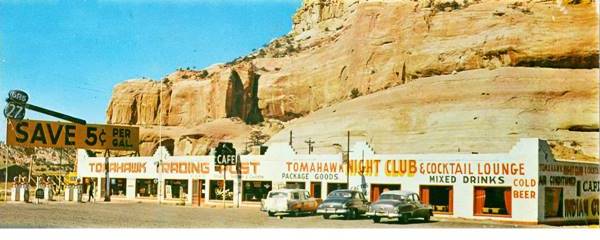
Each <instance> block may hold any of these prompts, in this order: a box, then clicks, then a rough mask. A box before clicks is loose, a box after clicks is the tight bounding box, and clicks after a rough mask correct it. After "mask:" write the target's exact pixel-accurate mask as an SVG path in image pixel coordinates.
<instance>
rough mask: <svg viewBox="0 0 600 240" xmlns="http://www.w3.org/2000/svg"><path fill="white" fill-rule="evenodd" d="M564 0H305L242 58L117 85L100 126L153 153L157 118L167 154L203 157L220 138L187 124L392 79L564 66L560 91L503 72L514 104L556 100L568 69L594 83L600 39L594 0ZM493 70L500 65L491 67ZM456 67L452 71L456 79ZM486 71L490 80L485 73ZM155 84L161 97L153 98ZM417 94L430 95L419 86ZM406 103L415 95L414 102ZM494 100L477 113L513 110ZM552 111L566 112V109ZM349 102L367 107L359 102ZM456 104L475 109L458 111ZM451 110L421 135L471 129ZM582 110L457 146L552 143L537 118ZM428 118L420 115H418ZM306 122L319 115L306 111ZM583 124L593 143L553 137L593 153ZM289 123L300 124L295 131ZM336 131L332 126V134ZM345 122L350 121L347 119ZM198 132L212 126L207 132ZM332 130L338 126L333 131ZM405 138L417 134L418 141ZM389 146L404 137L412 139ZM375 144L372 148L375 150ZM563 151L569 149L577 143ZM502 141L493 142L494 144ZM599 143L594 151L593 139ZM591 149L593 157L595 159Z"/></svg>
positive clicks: (323, 100) (307, 102)
mask: <svg viewBox="0 0 600 240" xmlns="http://www.w3.org/2000/svg"><path fill="white" fill-rule="evenodd" d="M571 2H573V1H559V2H558V3H557V1H515V0H511V1H472V0H467V1H452V0H450V1H449V0H439V1H438V0H418V1H409V0H371V1H366V0H307V1H305V2H304V3H303V5H302V6H301V7H300V9H299V10H298V11H297V13H296V14H295V15H294V16H293V18H292V22H293V24H294V25H293V29H292V31H291V32H290V33H289V34H287V35H285V36H283V37H281V38H279V39H276V40H274V41H272V42H270V43H269V44H267V45H266V46H265V47H264V48H262V49H259V50H257V51H256V52H254V53H252V54H250V55H248V56H244V57H241V58H238V59H236V60H234V61H232V62H230V63H227V64H218V65H213V66H211V67H208V68H207V69H203V70H200V71H195V70H178V71H176V72H174V73H172V74H170V75H168V76H167V77H166V78H165V79H163V80H162V81H160V82H157V81H148V80H135V81H127V82H124V83H122V84H119V85H117V86H116V87H115V89H114V92H113V97H112V99H111V102H110V104H109V107H108V110H107V121H108V122H109V123H116V124H134V125H140V126H142V127H143V128H144V129H145V134H146V136H147V141H146V143H145V147H144V148H143V149H144V150H143V154H147V153H151V152H152V150H153V146H155V145H156V143H157V142H158V139H159V138H158V137H157V134H158V132H157V131H156V129H157V127H156V126H157V125H159V124H160V123H162V124H163V125H165V126H168V127H169V129H172V134H171V135H170V137H169V138H170V139H173V141H174V143H173V146H174V148H175V150H174V152H176V153H183V154H192V153H199V152H207V150H208V149H207V148H208V147H210V146H213V145H212V144H213V143H214V142H215V141H218V137H219V135H218V134H217V135H211V134H202V133H199V132H194V131H192V130H191V129H196V127H199V126H203V125H207V126H210V125H208V124H209V123H211V122H212V121H215V120H217V119H221V118H226V117H239V118H241V119H242V121H243V122H246V123H257V122H260V121H261V120H263V119H277V120H281V121H288V120H291V119H296V118H302V117H304V116H307V115H309V114H310V113H312V112H314V111H317V110H319V109H323V108H325V107H328V106H331V105H334V104H339V103H343V102H346V101H348V100H350V99H351V98H353V97H356V96H359V95H365V98H367V97H370V94H372V93H376V92H379V91H382V90H385V89H388V88H392V87H394V86H404V85H407V86H408V84H407V83H411V84H412V83H413V82H415V83H418V82H419V81H422V80H424V81H431V80H429V79H430V78H428V77H430V76H439V75H446V78H447V79H448V81H450V79H455V77H453V76H464V77H465V78H470V77H472V78H475V79H479V80H478V81H479V82H486V81H487V83H489V84H490V87H492V88H499V86H496V87H494V85H495V84H497V83H498V82H497V80H494V79H503V75H504V74H509V75H510V73H512V72H513V71H516V72H522V73H523V74H526V75H527V76H530V78H527V79H526V80H525V81H538V80H541V79H543V78H542V77H540V76H538V75H537V74H540V75H541V76H548V77H550V76H549V75H547V73H546V72H545V71H547V70H552V69H560V70H559V71H558V72H557V73H558V74H559V75H560V76H563V80H564V79H573V80H572V81H568V82H567V81H563V80H556V83H560V84H564V85H562V86H556V87H558V88H560V89H566V90H562V91H561V90H560V89H558V90H552V91H547V89H544V88H540V87H539V86H537V85H535V84H533V85H527V84H526V85H522V84H523V82H522V79H523V78H519V77H517V76H513V75H510V77H508V78H509V79H512V80H514V81H511V83H512V84H514V86H519V87H522V88H524V89H519V88H517V87H513V86H512V85H506V86H505V85H502V87H506V89H505V93H503V96H510V97H513V96H516V97H517V99H522V98H523V97H522V96H526V98H531V99H533V98H534V97H532V95H535V94H533V93H526V94H525V93H522V92H521V91H525V92H528V91H530V89H529V88H530V87H531V89H538V90H539V91H538V93H536V94H537V95H535V96H538V95H539V98H540V99H542V98H544V97H546V98H548V97H552V96H554V95H555V93H554V92H556V91H558V92H564V91H570V94H573V90H569V89H571V88H573V87H577V86H571V85H572V84H573V82H575V81H578V80H580V79H578V78H577V77H572V76H571V75H570V74H573V76H575V75H577V76H582V77H584V78H585V79H588V81H589V82H591V83H595V84H597V83H598V78H592V77H590V76H592V75H594V74H596V75H597V69H598V53H599V50H598V43H599V41H598V34H597V32H598V13H597V12H596V10H595V4H594V3H593V2H592V3H590V2H591V1H576V2H577V4H571ZM503 67H512V68H503ZM520 67H531V68H520ZM497 68H502V69H505V70H498V71H493V69H497ZM476 69H489V70H492V71H489V70H487V72H488V73H485V74H484V72H486V71H484V70H478V71H475V72H473V71H471V70H476ZM506 69H510V70H506ZM562 69H564V70H562ZM571 69H595V70H587V71H588V72H586V73H585V74H583V73H581V71H583V70H571ZM482 71H483V72H482ZM594 71H595V72H594ZM463 72H464V74H463ZM584 72H585V71H584ZM454 73H459V74H456V75H452V74H454ZM465 74H466V75H465ZM473 74H474V75H473ZM481 74H483V75H485V76H488V77H489V78H486V77H485V76H481ZM258 75H260V77H258ZM494 75H496V77H491V76H494ZM515 79H519V81H517V80H515ZM536 79H537V80H536ZM440 81H441V80H440ZM458 82H460V83H462V85H460V86H456V85H452V86H453V87H454V88H453V89H456V90H457V91H458V90H464V91H469V90H474V89H471V87H472V86H471V85H470V82H468V81H455V82H453V83H458ZM440 84H441V83H440ZM536 84H537V83H536ZM161 86H162V89H163V91H162V97H161V94H160V93H159V92H160V88H161ZM411 86H414V85H411ZM419 86H420V85H419ZM586 86H587V85H586ZM423 89H429V90H431V91H433V92H422V91H424V90H423ZM596 89H597V88H596ZM413 90H414V91H418V92H419V93H422V94H424V95H426V96H433V95H434V94H438V93H440V90H439V89H432V88H426V87H421V88H415V89H413ZM511 91H513V92H511ZM406 94H408V93H406ZM413 94H416V93H413ZM470 94H472V93H470ZM522 94H525V95H522ZM484 96H485V95H484ZM567 96H572V98H573V99H577V102H578V104H583V105H582V106H581V107H582V108H586V109H588V108H597V107H598V106H597V104H596V101H597V92H596V95H594V94H593V93H586V95H583V96H578V95H574V96H573V95H569V94H567ZM510 97H509V98H510ZM425 99H426V98H425ZM535 99H537V98H535ZM356 100H358V99H356ZM405 100H406V101H409V100H410V99H405ZM467 100H469V101H470V99H465V98H461V97H458V96H457V97H456V100H455V102H453V103H454V104H456V108H460V107H461V106H462V107H470V106H471V105H469V104H470V102H469V101H467ZM378 101H379V100H378ZM410 101H415V102H417V100H416V99H415V100H410ZM461 101H466V102H461ZM511 101H514V100H511ZM561 101H562V100H561ZM565 101H567V102H568V101H571V100H565ZM350 102H354V100H352V101H350ZM490 103H493V104H491V106H490V107H489V108H487V109H486V108H481V111H483V109H486V110H485V111H487V112H492V113H493V112H498V113H500V112H503V111H505V109H507V108H509V107H507V104H508V105H510V104H513V103H511V102H507V103H502V104H501V103H499V102H490ZM365 104H366V102H365ZM421 104H422V106H421V105H420V107H423V108H425V109H426V108H435V106H436V105H435V102H431V101H425V102H421ZM531 104H534V103H531ZM396 105H399V104H397V103H394V104H392V105H390V106H389V108H390V110H393V111H390V112H391V114H389V115H386V116H387V118H388V119H389V121H391V122H398V120H394V119H397V118H403V116H406V114H407V113H404V112H402V111H400V110H399V109H396V107H395V106H396ZM429 105H431V106H429ZM558 106H560V107H565V109H571V108H567V107H566V105H564V104H563V105H561V104H559V105H558ZM449 107H451V105H449ZM357 108H358V109H363V110H365V111H367V110H368V109H366V108H363V107H361V106H357ZM510 108H514V109H520V110H518V111H529V110H531V108H532V106H530V105H527V104H526V102H523V103H522V105H520V106H512V105H511V107H510ZM538 108H540V109H545V108H548V109H552V108H551V107H549V106H545V105H543V106H541V107H537V108H536V109H538ZM464 111H466V112H469V111H471V110H470V109H464ZM514 111H517V110H514ZM451 112H453V113H452V114H450V115H448V116H446V117H443V118H442V117H439V118H436V124H432V125H431V126H428V129H427V130H428V131H427V132H436V131H435V129H436V128H437V127H441V126H447V125H452V124H455V125H456V127H457V128H458V127H459V126H471V123H470V121H471V120H470V121H469V124H466V123H463V121H467V119H465V117H464V116H462V115H460V114H458V112H459V111H455V110H453V111H451ZM469 113H470V112H469ZM589 113H590V111H587V110H586V113H585V114H584V113H581V114H579V115H576V116H573V115H572V114H570V112H568V111H565V110H564V109H563V110H560V109H558V110H552V111H542V112H539V113H538V114H536V115H535V116H538V117H536V118H524V119H521V122H520V123H519V124H521V126H537V127H518V128H517V129H516V130H515V129H513V128H514V127H511V128H503V129H501V130H498V131H497V133H494V134H491V135H490V136H502V137H501V138H499V139H497V140H493V141H492V142H485V141H483V140H482V142H481V144H475V143H467V142H468V141H467V142H465V143H464V144H465V145H468V146H472V147H467V148H469V150H472V151H482V152H483V151H494V149H493V148H486V147H485V146H483V145H486V144H487V145H488V146H489V145H501V146H507V144H509V143H508V141H510V142H511V143H510V144H512V143H514V141H513V140H514V139H513V138H506V137H504V136H505V135H506V134H508V133H511V132H513V130H514V131H517V130H518V131H517V134H512V135H510V136H513V137H516V136H531V137H534V136H539V137H548V138H550V137H551V136H550V135H548V134H549V133H548V132H545V131H541V132H540V131H539V128H540V127H542V125H544V124H543V123H544V121H549V122H548V124H547V125H548V126H544V128H545V129H546V128H547V129H550V130H548V131H551V129H554V128H563V127H564V126H562V125H561V124H563V123H561V124H559V123H557V122H555V120H552V119H563V120H561V121H563V122H568V121H571V120H569V119H571V118H573V120H572V122H574V124H575V123H576V124H579V122H581V121H579V120H580V119H582V118H584V119H588V118H590V117H589V116H588V115H587V114H589ZM596 113H597V112H596ZM414 114H417V115H419V114H420V113H414ZM556 114H558V115H556ZM492 115H496V114H492ZM525 115H526V114H525ZM311 116H312V115H311ZM379 116H380V117H383V116H381V115H379ZM427 116H428V115H423V117H426V118H427ZM503 116H504V115H503ZM508 116H512V117H515V115H514V114H513V113H510V114H508V115H507V116H506V118H509V117H508ZM522 116H523V114H521V115H519V118H523V117H522ZM311 119H320V118H319V117H314V118H313V117H311ZM408 119H409V118H407V120H408ZM564 119H566V120H564ZM382 120H384V119H382ZM421 120H422V119H421ZM421 120H419V119H416V120H411V121H418V122H420V121H421ZM594 120H595V121H594ZM298 121H301V120H298ZM361 121H362V120H359V119H358V118H357V122H356V124H358V125H360V124H361V123H360V122H361ZM532 121H535V123H532ZM481 122H483V121H481ZM485 123H489V124H492V122H483V123H482V124H480V125H476V126H474V127H477V128H481V129H485V128H486V127H488V128H489V126H488V125H485ZM236 124H237V123H236ZM239 124H242V123H241V122H240V123H239ZM503 124H504V122H503ZM585 124H586V126H587V127H586V129H588V127H589V126H591V128H590V129H591V130H590V131H592V132H587V134H588V135H589V134H595V135H594V136H596V137H595V138H590V139H587V140H585V139H580V137H573V136H575V135H577V136H580V135H578V134H575V135H573V134H566V133H565V134H558V135H557V136H553V137H552V138H553V139H556V141H559V142H561V143H564V142H569V141H576V142H577V143H576V146H579V145H577V144H580V145H581V146H582V149H585V152H586V154H590V153H589V152H590V148H593V147H594V146H592V145H590V144H591V141H592V140H594V139H596V140H597V139H598V137H597V136H598V131H597V125H598V119H597V118H594V119H592V120H589V121H588V120H586V121H585ZM275 125H277V126H279V127H278V128H281V127H282V126H281V124H275ZM559 125H560V126H559ZM563 125H564V124H563ZM567 125H568V124H567ZM567 125H565V126H567ZM588 125H589V126H588ZM324 126H326V125H324ZM407 126H413V125H410V124H408V125H407ZM569 126H570V125H569ZM593 126H595V131H594V127H593ZM295 127H298V128H299V129H300V128H302V129H305V128H304V127H300V126H295ZM338 127H339V126H334V128H333V129H338ZM347 127H348V128H350V129H352V128H353V126H352V125H348V126H347ZM358 127H359V126H357V128H358ZM369 127H370V128H371V129H372V130H373V131H376V130H385V129H387V126H385V125H383V126H380V125H370V126H369ZM413 127H416V126H413ZM505 127H508V125H506V126H505ZM209 128H210V127H209ZM567 128H568V127H567ZM575 128H577V127H575ZM213 129H216V127H215V128H210V131H213ZM481 129H480V130H481ZM271 130H272V131H273V132H276V130H273V129H271ZM397 130H398V131H404V132H403V135H402V136H404V135H406V136H407V138H410V136H409V133H411V132H412V133H418V132H421V130H415V129H411V128H398V129H397ZM480 130H479V131H476V130H473V131H470V130H465V131H464V133H462V134H463V135H464V136H465V137H464V138H460V139H462V140H460V141H463V140H465V141H466V139H469V138H471V139H476V138H479V137H481V136H480V134H483V132H482V131H480ZM203 131H209V130H208V128H207V129H204V130H203ZM307 131H308V130H307ZM456 131H459V130H456ZM586 131H587V130H586ZM284 132H286V133H282V134H287V132H288V131H287V129H286V130H284ZM309 132H311V131H309ZM439 132H445V131H439ZM399 133H400V132H399ZM338 134H339V133H335V135H336V136H337V135H338ZM382 134H383V133H382ZM184 135H185V136H187V135H194V136H200V137H197V139H195V140H193V141H192V140H185V141H187V142H188V143H183V142H182V141H184V140H180V139H182V136H184ZM239 135H243V133H239ZM426 135H427V136H432V135H430V134H426ZM322 136H323V137H326V136H325V135H322ZM586 136H587V135H586ZM281 138H282V137H276V138H275V139H281ZM190 139H194V138H190ZM413 139H414V140H415V141H416V140H424V138H413ZM436 139H437V140H436ZM429 140H431V141H434V140H435V141H440V142H439V143H431V145H429V147H426V146H423V148H419V149H421V150H423V151H426V150H427V151H429V150H433V149H431V148H435V150H433V151H436V152H438V151H442V150H445V151H454V149H453V148H454V145H452V144H450V145H447V146H446V148H443V147H440V146H445V145H444V144H442V142H441V141H447V136H446V137H444V136H443V135H440V136H438V137H436V138H434V139H433V138H432V139H429ZM394 141H397V143H401V142H406V141H409V140H407V139H398V140H394ZM498 142H502V143H501V144H500V143H498ZM185 144H188V145H189V146H192V147H185V146H188V145H185ZM457 144H459V143H457ZM558 145H561V146H562V145H564V144H558ZM558 145H556V146H558ZM567 145H568V144H567ZM433 146H436V147H433ZM374 147H375V148H376V149H377V146H374ZM567 147H568V148H573V146H567ZM479 148H481V149H479ZM504 148H505V147H499V148H498V150H499V149H504ZM595 148H596V152H597V148H598V147H597V144H596V145H595ZM181 149H191V150H189V151H188V150H185V151H183V150H181ZM194 149H195V150H194ZM383 149H385V147H383ZM582 151H583V150H582ZM592 155H593V156H596V157H597V154H595V155H594V154H592Z"/></svg>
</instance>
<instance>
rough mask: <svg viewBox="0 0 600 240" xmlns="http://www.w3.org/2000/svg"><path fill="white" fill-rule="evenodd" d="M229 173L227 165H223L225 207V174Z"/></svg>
mask: <svg viewBox="0 0 600 240" xmlns="http://www.w3.org/2000/svg"><path fill="white" fill-rule="evenodd" d="M226 174H227V165H223V209H225V183H226V182H225V179H226V178H225V175H226Z"/></svg>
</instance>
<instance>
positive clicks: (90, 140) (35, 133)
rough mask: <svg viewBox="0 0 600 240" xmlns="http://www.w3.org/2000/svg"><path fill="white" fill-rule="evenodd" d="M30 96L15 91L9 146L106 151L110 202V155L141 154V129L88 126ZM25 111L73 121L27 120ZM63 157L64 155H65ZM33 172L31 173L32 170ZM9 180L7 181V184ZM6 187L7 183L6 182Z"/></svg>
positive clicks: (9, 117)
mask: <svg viewBox="0 0 600 240" xmlns="http://www.w3.org/2000/svg"><path fill="white" fill-rule="evenodd" d="M27 101H29V95H27V93H25V92H24V91H21V90H11V91H10V92H9V93H8V98H7V99H6V102H7V105H6V107H5V108H4V116H5V117H6V119H7V121H6V124H7V127H6V143H7V145H12V146H21V147H56V148H63V147H75V148H83V149H103V150H106V151H105V157H106V182H107V183H106V192H105V199H104V200H105V201H110V193H109V189H110V184H109V176H108V156H109V151H110V150H127V151H136V152H137V151H139V128H138V127H130V126H117V125H100V124H86V121H85V120H83V119H79V118H76V117H72V116H69V115H66V114H63V113H59V112H55V111H52V110H50V109H46V108H42V107H39V106H35V105H32V104H28V103H27ZM25 109H30V110H33V111H36V112H40V113H44V114H47V115H50V116H53V117H56V118H60V119H63V120H67V121H70V122H71V123H66V122H50V121H36V120H23V118H24V117H25ZM61 157H62V156H61ZM29 173H30V174H31V167H30V171H29ZM6 181H7V180H6V179H5V182H6ZM5 186H6V183H5Z"/></svg>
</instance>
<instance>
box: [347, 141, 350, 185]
mask: <svg viewBox="0 0 600 240" xmlns="http://www.w3.org/2000/svg"><path fill="white" fill-rule="evenodd" d="M347 136H348V142H347V145H346V147H347V148H346V149H347V150H346V186H347V188H348V189H350V131H349V130H348V135H347Z"/></svg>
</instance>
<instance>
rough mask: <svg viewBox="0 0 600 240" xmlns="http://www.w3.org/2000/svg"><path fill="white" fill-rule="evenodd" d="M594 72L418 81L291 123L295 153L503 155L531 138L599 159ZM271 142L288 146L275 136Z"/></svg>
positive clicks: (484, 73) (479, 74) (488, 73)
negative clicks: (365, 148)
mask: <svg viewBox="0 0 600 240" xmlns="http://www.w3.org/2000/svg"><path fill="white" fill-rule="evenodd" d="M598 73H599V72H598V69H593V70H583V69H581V70H579V69H549V68H525V67H517V68H515V67H502V68H498V69H494V70H488V69H479V70H469V71H464V72H460V73H457V74H455V75H444V76H435V77H427V78H423V79H419V80H418V81H413V82H410V83H407V84H404V85H401V86H397V87H393V88H390V89H387V90H384V91H380V92H377V93H374V94H370V95H368V96H363V97H359V98H356V99H353V100H350V101H346V102H343V103H340V104H335V105H332V106H330V107H326V108H323V109H320V110H318V111H316V112H314V113H311V114H309V115H307V116H306V117H303V118H299V119H295V120H292V121H290V122H289V123H288V124H287V126H286V129H285V130H290V131H293V133H294V144H293V146H294V148H295V149H296V150H297V151H299V152H306V151H307V145H306V144H305V143H304V140H306V139H308V138H309V137H310V138H312V139H313V140H316V143H315V145H314V149H315V152H333V151H335V150H336V144H339V145H343V146H346V134H347V131H348V130H350V134H351V140H352V141H356V140H365V141H368V142H369V144H370V145H371V146H373V148H374V150H375V151H376V152H378V153H398V152H403V153H424V152H425V153H448V152H469V153H470V152H477V153H500V152H508V151H510V149H511V148H512V147H513V145H514V144H515V143H516V142H517V141H518V139H519V138H526V137H537V138H542V139H546V140H548V141H549V142H550V144H551V145H555V146H563V147H568V148H572V149H574V151H573V152H572V153H569V152H564V151H561V152H557V153H555V155H557V157H562V158H567V159H571V157H576V159H578V160H594V159H597V158H598V141H599V140H600V139H599V135H598V114H599V112H598V107H599V105H598V101H597V99H598V96H599V95H598ZM270 141H271V142H286V141H288V132H287V131H282V132H280V133H278V134H276V135H275V136H273V137H272V138H271V140H270Z"/></svg>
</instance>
